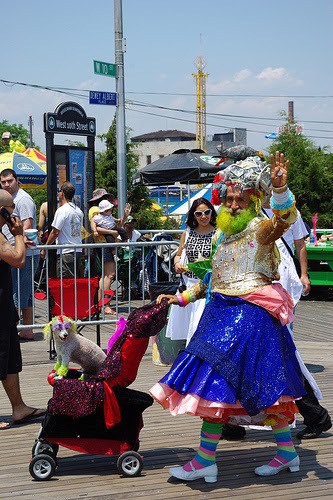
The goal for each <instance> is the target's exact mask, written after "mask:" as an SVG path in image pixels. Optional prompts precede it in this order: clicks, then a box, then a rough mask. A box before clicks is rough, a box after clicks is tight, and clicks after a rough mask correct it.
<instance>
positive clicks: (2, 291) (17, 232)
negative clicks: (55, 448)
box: [0, 189, 45, 429]
mask: <svg viewBox="0 0 333 500" xmlns="http://www.w3.org/2000/svg"><path fill="white" fill-rule="evenodd" d="M14 208H15V205H14V203H13V198H12V196H11V195H10V194H9V193H8V192H7V191H5V190H3V189H1V190H0V230H1V231H2V228H3V226H4V225H5V224H7V226H8V227H9V229H10V232H11V233H12V235H13V236H14V245H13V246H12V245H11V244H10V243H9V242H8V241H7V239H6V238H5V236H4V235H3V234H2V232H0V317H1V322H0V380H1V382H2V385H3V387H4V389H5V392H6V394H7V396H8V398H9V401H10V403H11V406H12V419H13V424H14V425H21V424H25V423H28V422H30V421H34V420H36V419H37V418H39V417H41V416H42V415H44V414H45V410H41V409H38V408H33V407H31V406H28V405H26V404H25V403H24V401H23V399H22V395H21V390H20V381H19V372H21V371H22V356H21V348H20V343H19V336H18V334H17V328H16V322H17V320H18V315H17V311H16V308H15V305H14V301H13V287H12V278H11V267H16V268H22V267H23V266H24V264H25V243H24V239H23V225H22V222H21V220H20V219H19V218H18V217H15V216H13V215H12V214H13V211H14ZM8 427H10V424H9V423H8V422H1V421H0V429H6V428H8Z"/></svg>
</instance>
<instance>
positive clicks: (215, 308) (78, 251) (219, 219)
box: [0, 152, 332, 483]
mask: <svg viewBox="0 0 333 500" xmlns="http://www.w3.org/2000/svg"><path fill="white" fill-rule="evenodd" d="M288 168H289V162H288V161H286V160H285V158H284V156H283V154H280V153H279V152H277V153H276V155H271V157H270V164H268V165H267V164H266V162H265V161H264V160H263V159H262V158H260V157H248V158H244V159H243V160H240V161H238V162H237V163H235V164H232V165H229V166H228V167H227V168H226V169H224V170H223V171H221V172H220V173H219V174H218V175H217V177H216V179H215V181H214V186H213V199H212V201H213V203H214V204H212V203H211V202H210V201H209V200H206V199H205V198H199V199H197V200H195V201H194V202H193V204H192V206H191V208H190V210H189V212H188V214H187V219H186V229H185V230H184V232H183V233H182V235H181V238H180V243H179V248H178V251H177V253H176V255H175V257H174V268H175V273H177V274H178V275H181V277H182V280H181V281H182V289H181V290H179V291H178V292H177V294H176V295H165V294H162V295H160V296H159V297H158V298H157V302H158V303H160V302H161V301H162V300H163V299H167V301H168V303H169V305H170V306H171V308H170V314H169V320H168V324H167V331H166V336H167V337H169V338H170V339H171V340H184V342H186V347H185V348H184V350H181V351H180V352H179V354H178V356H177V358H176V360H175V362H174V363H173V365H172V367H171V368H170V370H169V371H168V373H166V375H165V376H164V377H163V378H162V379H161V380H160V381H159V382H158V383H157V384H155V385H154V386H153V387H152V388H151V394H152V396H153V397H154V398H155V400H156V401H158V402H159V403H160V404H161V405H162V406H163V408H168V409H169V410H170V412H171V414H172V415H178V414H184V413H187V414H190V415H194V416H199V417H200V418H201V419H202V429H201V434H200V446H199V449H198V451H197V453H196V454H195V456H194V458H193V459H192V460H191V461H190V462H188V463H186V464H185V465H184V466H181V467H172V468H171V469H170V474H171V475H172V476H174V477H176V478H178V479H182V480H186V481H192V480H195V479H200V478H203V479H204V480H205V481H206V482H209V483H213V482H215V481H217V474H218V470H217V465H216V449H217V445H218V443H219V440H220V439H221V438H223V437H224V438H228V439H242V438H244V437H245V435H246V432H247V430H246V427H247V426H249V425H255V426H269V427H270V428H271V429H272V432H273V435H274V438H275V440H276V443H277V450H276V454H275V456H274V457H273V458H272V460H271V461H270V462H269V463H268V464H266V465H262V466H259V467H257V468H256V469H255V473H256V474H257V475H260V476H271V475H275V474H278V473H279V472H280V471H282V470H284V469H289V470H290V471H291V472H294V471H297V470H299V467H300V458H299V456H298V454H297V452H296V450H295V447H294V444H293V440H292V436H291V431H290V425H291V424H292V423H293V422H294V419H295V414H296V413H301V415H302V416H303V418H304V424H305V427H304V429H303V430H301V431H300V432H299V433H298V434H297V436H298V438H300V439H311V438H316V437H318V436H319V435H320V434H321V433H322V432H324V431H326V430H328V429H330V428H331V426H332V424H331V418H330V416H329V414H328V412H327V410H326V409H325V408H324V407H323V406H321V405H320V403H319V401H318V400H319V399H321V393H320V389H319V387H318V386H317V384H316V382H315V380H314V379H313V377H312V376H311V375H310V373H309V372H308V370H307V369H306V367H305V364H304V362H303V360H302V357H301V355H300V353H299V352H298V350H297V348H296V346H295V343H294V340H293V321H294V315H295V309H296V304H297V302H298V300H299V299H300V296H301V294H303V295H307V294H309V292H310V281H309V277H308V272H307V269H308V264H307V254H306V246H305V238H306V236H307V234H308V231H307V229H306V228H305V225H304V223H303V221H302V218H301V214H300V213H299V212H298V210H297V209H296V206H295V199H294V196H293V194H292V193H291V191H290V190H289V188H288V184H287V177H288ZM0 183H1V188H2V189H1V190H0V209H1V212H0V214H1V215H0V229H1V232H0V240H1V245H0V310H1V311H2V312H5V311H6V314H3V318H5V320H4V321H3V322H2V326H1V328H0V379H1V381H2V384H3V387H4V389H5V392H6V394H7V396H8V398H9V400H10V403H11V406H12V420H13V424H15V425H20V424H21V423H27V422H29V421H35V420H36V419H38V418H40V417H41V416H43V415H44V414H45V410H44V409H38V408H33V407H31V406H28V405H26V404H25V403H24V401H23V398H22V395H21V390H20V383H19V373H20V372H21V370H22V357H21V350H20V340H21V341H24V340H32V339H33V338H34V337H33V331H32V330H31V329H28V328H25V329H21V330H20V331H18V330H17V321H18V314H19V315H20V314H21V315H22V324H23V325H31V324H32V319H33V318H32V300H33V293H34V285H33V282H32V281H31V280H32V279H33V270H34V269H37V267H38V262H37V259H36V257H35V255H36V251H34V250H33V249H32V248H31V242H30V240H29V239H28V238H27V237H26V236H25V234H24V231H25V230H27V229H34V228H36V206H35V203H34V201H33V199H32V198H31V196H30V195H29V194H28V193H26V192H25V191H24V190H23V189H22V188H21V187H20V186H19V183H18V180H17V176H16V174H15V172H14V171H13V170H11V169H6V170H3V171H2V172H1V173H0ZM74 194H75V188H74V186H73V184H72V183H70V182H69V181H66V182H64V183H63V184H62V185H61V186H60V188H59V191H58V201H59V207H58V209H57V210H56V212H55V215H54V219H53V221H52V223H51V228H52V229H51V231H50V232H48V228H49V226H48V211H47V204H45V203H44V204H42V205H41V207H40V213H39V221H38V231H39V233H38V234H39V238H40V242H42V243H44V244H46V245H52V244H53V243H55V242H57V244H58V245H63V246H64V247H63V248H62V249H59V248H58V250H57V266H56V272H57V276H62V277H63V278H66V277H70V278H73V277H79V276H81V275H82V274H83V266H82V254H83V253H82V248H81V247H80V245H82V231H81V229H82V226H83V218H84V216H83V212H82V210H81V209H80V208H79V207H78V206H77V205H76V204H75V203H74V201H73V200H74ZM88 203H89V213H88V218H89V222H90V228H91V241H93V242H95V243H110V242H111V243H113V242H115V241H118V242H121V243H126V242H137V241H140V239H142V235H141V233H140V232H139V231H138V230H137V229H135V223H136V222H137V221H136V219H135V217H134V216H133V215H131V207H130V205H128V204H127V205H126V207H125V209H124V213H123V216H122V217H121V218H119V219H117V218H116V217H115V216H114V215H113V209H114V206H115V197H114V196H113V195H112V194H111V193H109V192H108V191H107V190H106V189H103V188H99V189H96V190H95V191H94V192H93V196H92V198H91V199H90V200H89V202H88ZM218 205H220V208H219V210H218V214H217V212H216V210H215V207H216V206H218ZM277 248H278V249H279V251H278V252H277ZM294 248H295V250H296V253H297V257H298V262H299V265H300V269H299V274H298V273H297V270H296V268H295V264H294ZM98 252H99V253H100V254H101V255H102V258H103V261H104V264H103V266H102V268H103V273H102V274H101V276H100V283H99V287H100V292H99V293H100V296H102V294H103V291H104V290H108V289H109V288H110V287H111V284H112V282H113V280H114V279H115V275H116V265H117V259H116V254H115V251H114V250H113V249H112V247H108V246H107V247H105V248H102V249H98ZM40 257H41V262H43V260H44V259H45V257H46V251H45V250H43V249H42V250H41V252H40ZM18 270H19V271H18ZM105 313H106V314H115V311H113V309H112V308H111V307H109V306H107V308H105ZM8 426H9V424H8V423H7V422H2V423H0V428H7V427H8Z"/></svg>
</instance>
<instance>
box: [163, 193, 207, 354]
mask: <svg viewBox="0 0 333 500" xmlns="http://www.w3.org/2000/svg"><path fill="white" fill-rule="evenodd" d="M215 225H216V212H215V208H214V206H213V205H212V204H211V203H210V201H208V200H206V199H205V198H198V199H196V200H194V202H193V203H192V206H191V208H190V210H189V211H188V214H187V219H186V229H185V231H184V232H183V233H182V235H181V238H180V242H179V247H178V251H177V253H176V255H175V257H174V264H175V271H176V273H177V274H181V275H182V280H183V282H184V284H185V285H186V288H190V287H191V286H192V285H194V284H195V283H197V282H198V281H199V278H198V277H197V276H196V275H195V274H194V273H193V272H192V271H190V270H189V269H187V268H186V266H187V264H188V263H189V262H195V261H196V260H198V259H208V258H209V257H210V254H211V253H212V238H213V236H214V234H215ZM204 308H205V300H204V299H200V300H197V301H196V302H192V303H191V304H189V305H188V307H186V308H182V309H180V308H179V307H177V306H175V305H173V306H171V311H170V314H169V319H168V326H167V329H166V334H165V336H166V337H169V338H171V340H186V342H187V344H188V343H189V341H190V340H191V338H192V335H193V333H194V332H195V331H196V329H197V327H198V324H199V320H200V318H201V315H202V313H203V310H204Z"/></svg>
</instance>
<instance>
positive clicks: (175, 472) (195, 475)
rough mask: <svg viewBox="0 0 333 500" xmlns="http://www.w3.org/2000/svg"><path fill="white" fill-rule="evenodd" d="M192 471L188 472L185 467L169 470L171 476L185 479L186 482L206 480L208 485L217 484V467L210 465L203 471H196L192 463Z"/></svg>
mask: <svg viewBox="0 0 333 500" xmlns="http://www.w3.org/2000/svg"><path fill="white" fill-rule="evenodd" d="M190 465H191V467H192V470H191V471H190V472H186V470H184V469H183V467H171V469H169V474H170V475H171V476H173V477H176V478H177V479H183V480H184V481H194V480H195V479H200V478H202V477H203V478H204V479H205V481H206V483H216V481H217V472H218V471H217V465H216V464H213V465H209V466H208V467H203V468H202V469H195V468H194V467H193V465H192V462H190Z"/></svg>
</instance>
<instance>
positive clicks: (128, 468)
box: [117, 451, 143, 477]
mask: <svg viewBox="0 0 333 500" xmlns="http://www.w3.org/2000/svg"><path fill="white" fill-rule="evenodd" d="M142 468H143V460H142V457H141V455H139V453H136V451H126V453H123V454H122V455H120V457H119V458H118V460H117V469H118V472H119V474H122V475H124V476H130V477H134V476H139V474H140V473H141V471H142Z"/></svg>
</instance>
